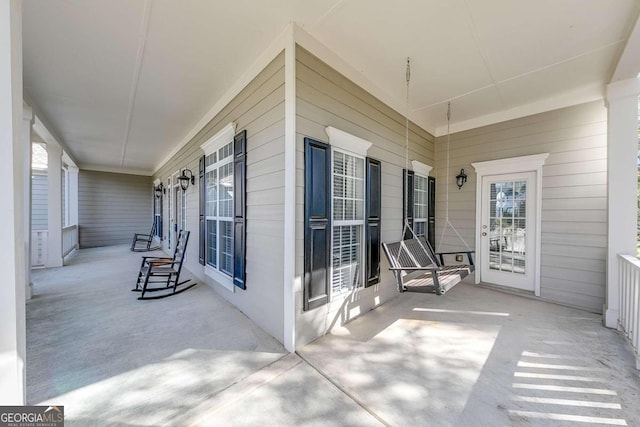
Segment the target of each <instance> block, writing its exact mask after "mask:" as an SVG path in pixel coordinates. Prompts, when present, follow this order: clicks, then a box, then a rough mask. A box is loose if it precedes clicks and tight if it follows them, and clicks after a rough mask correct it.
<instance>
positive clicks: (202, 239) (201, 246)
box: [198, 156, 207, 265]
mask: <svg viewBox="0 0 640 427" xmlns="http://www.w3.org/2000/svg"><path fill="white" fill-rule="evenodd" d="M204 162H205V156H202V157H200V164H199V173H198V189H199V190H200V221H199V222H198V224H199V230H198V231H199V233H200V234H199V240H198V261H199V262H200V264H202V265H204V264H205V262H204V258H205V248H206V245H207V241H206V235H205V228H204V226H205V223H204V220H205V212H204V210H205V205H206V202H207V195H206V191H207V190H206V188H205V185H204V170H205V163H204Z"/></svg>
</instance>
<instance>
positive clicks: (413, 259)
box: [382, 237, 474, 295]
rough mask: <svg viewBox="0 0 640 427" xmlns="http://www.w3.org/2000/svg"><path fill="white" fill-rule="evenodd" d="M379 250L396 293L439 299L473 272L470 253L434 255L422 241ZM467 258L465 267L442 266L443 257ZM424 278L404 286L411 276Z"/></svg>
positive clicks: (388, 245)
mask: <svg viewBox="0 0 640 427" xmlns="http://www.w3.org/2000/svg"><path fill="white" fill-rule="evenodd" d="M382 248H383V249H384V253H385V255H386V256H387V260H388V261H389V270H391V271H392V272H393V273H394V275H395V277H396V282H397V284H398V291H400V292H405V291H411V292H435V293H436V295H442V294H443V293H445V292H446V291H447V290H449V289H451V288H452V287H454V286H455V285H456V284H458V283H459V282H460V281H461V280H462V279H464V278H465V277H466V276H468V275H469V274H471V273H472V272H473V271H474V264H473V256H472V253H473V251H461V252H439V253H435V252H433V249H431V245H430V244H429V242H427V240H426V239H425V238H424V237H420V238H413V239H408V240H402V241H400V242H394V243H383V244H382ZM460 254H464V255H466V256H467V260H468V264H455V265H445V264H444V256H445V255H460ZM415 272H425V273H424V274H422V275H420V276H418V277H415V278H412V279H410V280H408V281H407V282H406V283H405V282H404V277H405V276H407V275H408V274H410V273H415Z"/></svg>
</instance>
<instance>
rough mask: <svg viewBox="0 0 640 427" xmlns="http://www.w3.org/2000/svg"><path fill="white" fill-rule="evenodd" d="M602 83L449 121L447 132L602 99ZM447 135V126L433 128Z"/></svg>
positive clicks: (440, 134)
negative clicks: (467, 118) (482, 114)
mask: <svg viewBox="0 0 640 427" xmlns="http://www.w3.org/2000/svg"><path fill="white" fill-rule="evenodd" d="M604 89H605V88H604V85H602V84H600V83H598V84H595V85H589V86H585V87H582V88H579V89H577V90H574V91H570V92H565V93H561V94H558V95H556V96H553V97H550V98H546V99H543V100H540V101H537V102H533V103H531V104H525V105H521V106H518V107H514V108H510V109H508V110H503V111H498V112H495V113H491V114H487V115H484V116H480V117H474V118H473V119H469V120H464V121H461V122H457V123H451V128H450V130H449V133H457V132H463V131H465V130H469V129H476V128H480V127H483V126H489V125H494V124H496V123H502V122H506V121H509V120H515V119H519V118H522V117H527V116H532V115H534V114H540V113H545V112H547V111H553V110H559V109H561V108H566V107H573V106H574V105H580V104H585V103H587V102H592V101H598V100H602V99H604ZM445 135H447V126H446V125H443V126H440V127H438V128H436V129H435V132H434V136H435V137H436V138H438V137H441V136H445Z"/></svg>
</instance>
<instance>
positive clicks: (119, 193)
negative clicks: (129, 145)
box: [78, 170, 153, 248]
mask: <svg viewBox="0 0 640 427" xmlns="http://www.w3.org/2000/svg"><path fill="white" fill-rule="evenodd" d="M152 190H153V184H152V182H151V178H150V177H148V176H139V175H127V174H118V173H107V172H94V171H87V170H81V171H80V173H79V174H78V223H79V227H80V236H79V239H80V247H81V248H90V247H95V246H109V245H121V244H125V243H131V238H132V237H133V234H134V233H148V232H149V230H150V229H151V224H152V219H153V218H152V213H153V211H152V205H151V201H152V197H153V196H152Z"/></svg>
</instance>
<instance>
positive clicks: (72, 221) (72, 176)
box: [67, 166, 78, 225]
mask: <svg viewBox="0 0 640 427" xmlns="http://www.w3.org/2000/svg"><path fill="white" fill-rule="evenodd" d="M67 171H68V174H67V179H68V180H69V182H68V188H69V194H67V197H68V198H69V225H78V168H77V167H75V166H68V167H67Z"/></svg>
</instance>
